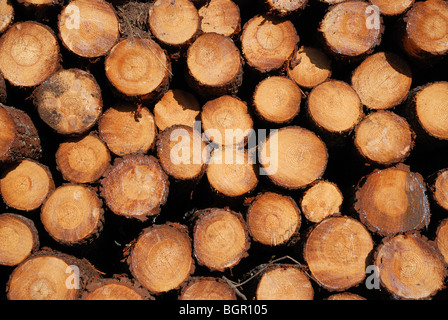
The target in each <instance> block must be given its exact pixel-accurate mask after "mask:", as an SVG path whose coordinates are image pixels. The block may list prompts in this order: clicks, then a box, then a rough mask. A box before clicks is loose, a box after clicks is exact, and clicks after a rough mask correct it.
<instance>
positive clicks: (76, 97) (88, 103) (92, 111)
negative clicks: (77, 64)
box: [33, 68, 103, 135]
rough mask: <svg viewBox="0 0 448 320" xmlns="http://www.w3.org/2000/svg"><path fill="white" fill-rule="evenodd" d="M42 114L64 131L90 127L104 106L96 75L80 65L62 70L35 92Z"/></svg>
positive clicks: (80, 131)
mask: <svg viewBox="0 0 448 320" xmlns="http://www.w3.org/2000/svg"><path fill="white" fill-rule="evenodd" d="M33 96H34V99H33V103H34V105H35V107H36V108H37V111H38V113H39V116H40V118H41V119H42V120H43V121H44V122H45V123H46V124H47V125H48V126H49V127H50V128H51V129H53V130H54V131H55V132H57V133H59V134H62V135H80V134H83V133H85V132H87V131H88V130H90V129H91V128H92V127H93V126H94V125H95V124H96V123H97V121H98V119H99V117H100V115H101V113H102V110H103V99H102V96H101V88H100V86H99V85H98V83H97V81H96V79H95V78H94V76H93V75H92V74H91V73H89V72H86V71H83V70H80V69H76V68H74V69H68V70H60V71H58V72H56V73H54V74H52V75H51V76H50V77H48V78H47V79H46V80H45V81H44V82H43V83H42V84H41V85H40V86H38V87H37V88H36V90H35V91H34V93H33Z"/></svg>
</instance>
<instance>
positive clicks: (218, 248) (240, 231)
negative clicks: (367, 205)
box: [193, 208, 250, 272]
mask: <svg viewBox="0 0 448 320" xmlns="http://www.w3.org/2000/svg"><path fill="white" fill-rule="evenodd" d="M195 217H196V222H195V224H194V230H193V250H194V256H195V257H196V260H197V261H198V263H199V264H200V265H203V266H206V267H207V268H209V269H210V270H212V271H213V270H215V271H220V272H223V271H224V270H226V269H228V268H232V267H234V266H236V265H237V264H238V263H239V262H240V261H241V259H242V258H244V257H246V256H247V250H248V249H249V246H250V242H249V235H248V232H247V226H246V223H245V222H244V220H243V217H242V216H241V214H239V213H237V212H235V211H232V210H229V209H220V208H209V209H203V210H199V211H196V212H195Z"/></svg>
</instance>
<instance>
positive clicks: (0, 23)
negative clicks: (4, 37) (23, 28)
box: [0, 0, 14, 33]
mask: <svg viewBox="0 0 448 320" xmlns="http://www.w3.org/2000/svg"><path fill="white" fill-rule="evenodd" d="M0 17H1V18H0V33H3V32H5V31H6V29H8V27H9V26H10V25H11V24H12V22H13V19H14V7H13V6H12V5H11V3H10V2H9V1H8V0H2V1H0Z"/></svg>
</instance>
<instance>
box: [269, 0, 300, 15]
mask: <svg viewBox="0 0 448 320" xmlns="http://www.w3.org/2000/svg"><path fill="white" fill-rule="evenodd" d="M265 3H266V5H267V7H268V12H269V13H273V14H275V15H278V16H280V17H286V16H290V15H292V14H294V13H298V12H299V11H300V10H303V9H305V7H306V5H307V3H308V0H265Z"/></svg>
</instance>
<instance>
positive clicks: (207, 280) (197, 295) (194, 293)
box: [178, 276, 237, 301]
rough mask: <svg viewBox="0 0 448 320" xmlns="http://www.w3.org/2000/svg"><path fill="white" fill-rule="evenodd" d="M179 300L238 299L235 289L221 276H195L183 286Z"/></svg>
mask: <svg viewBox="0 0 448 320" xmlns="http://www.w3.org/2000/svg"><path fill="white" fill-rule="evenodd" d="M178 299H179V300H213V301H217V300H236V299H237V298H236V294H235V290H234V289H233V288H232V287H230V286H229V284H228V283H227V282H225V281H224V280H222V279H221V278H214V277H199V276H196V277H193V278H191V279H190V280H189V281H188V283H187V284H186V285H184V287H183V288H182V290H181V292H180V294H179V297H178Z"/></svg>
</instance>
